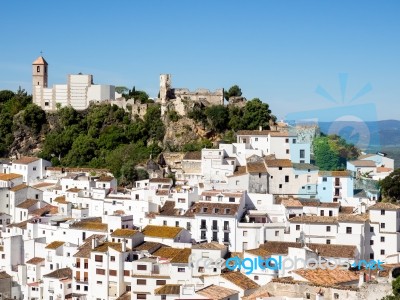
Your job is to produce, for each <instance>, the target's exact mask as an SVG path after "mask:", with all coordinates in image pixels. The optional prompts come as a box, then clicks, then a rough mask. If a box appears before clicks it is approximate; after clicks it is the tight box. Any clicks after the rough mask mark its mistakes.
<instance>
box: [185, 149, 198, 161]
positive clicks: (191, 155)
mask: <svg viewBox="0 0 400 300" xmlns="http://www.w3.org/2000/svg"><path fill="white" fill-rule="evenodd" d="M183 160H201V151H192V152H186V154H185V156H184V157H183Z"/></svg>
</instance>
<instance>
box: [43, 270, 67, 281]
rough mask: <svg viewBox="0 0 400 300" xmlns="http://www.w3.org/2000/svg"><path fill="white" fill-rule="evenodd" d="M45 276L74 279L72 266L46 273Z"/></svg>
mask: <svg viewBox="0 0 400 300" xmlns="http://www.w3.org/2000/svg"><path fill="white" fill-rule="evenodd" d="M43 277H47V278H57V279H63V278H68V279H72V270H71V269H70V268H63V269H57V270H55V271H53V272H51V273H49V274H46V275H44V276H43Z"/></svg>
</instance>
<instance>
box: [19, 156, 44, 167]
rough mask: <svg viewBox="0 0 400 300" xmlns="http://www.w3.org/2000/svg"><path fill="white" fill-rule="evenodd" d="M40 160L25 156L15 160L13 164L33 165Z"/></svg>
mask: <svg viewBox="0 0 400 300" xmlns="http://www.w3.org/2000/svg"><path fill="white" fill-rule="evenodd" d="M39 159H40V158H38V157H29V156H24V157H21V158H20V159H17V160H14V161H13V164H19V165H27V164H30V163H33V162H35V161H37V160H39Z"/></svg>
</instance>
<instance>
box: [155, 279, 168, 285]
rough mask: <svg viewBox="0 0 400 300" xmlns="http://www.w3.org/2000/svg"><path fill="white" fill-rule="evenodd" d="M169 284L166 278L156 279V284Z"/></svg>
mask: <svg viewBox="0 0 400 300" xmlns="http://www.w3.org/2000/svg"><path fill="white" fill-rule="evenodd" d="M164 284H167V281H166V280H156V285H164Z"/></svg>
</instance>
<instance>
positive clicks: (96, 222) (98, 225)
mask: <svg viewBox="0 0 400 300" xmlns="http://www.w3.org/2000/svg"><path fill="white" fill-rule="evenodd" d="M70 228H73V229H81V230H90V231H103V232H107V230H108V224H104V223H102V222H101V217H100V218H89V219H82V220H80V221H78V222H75V223H73V224H71V226H70Z"/></svg>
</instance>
